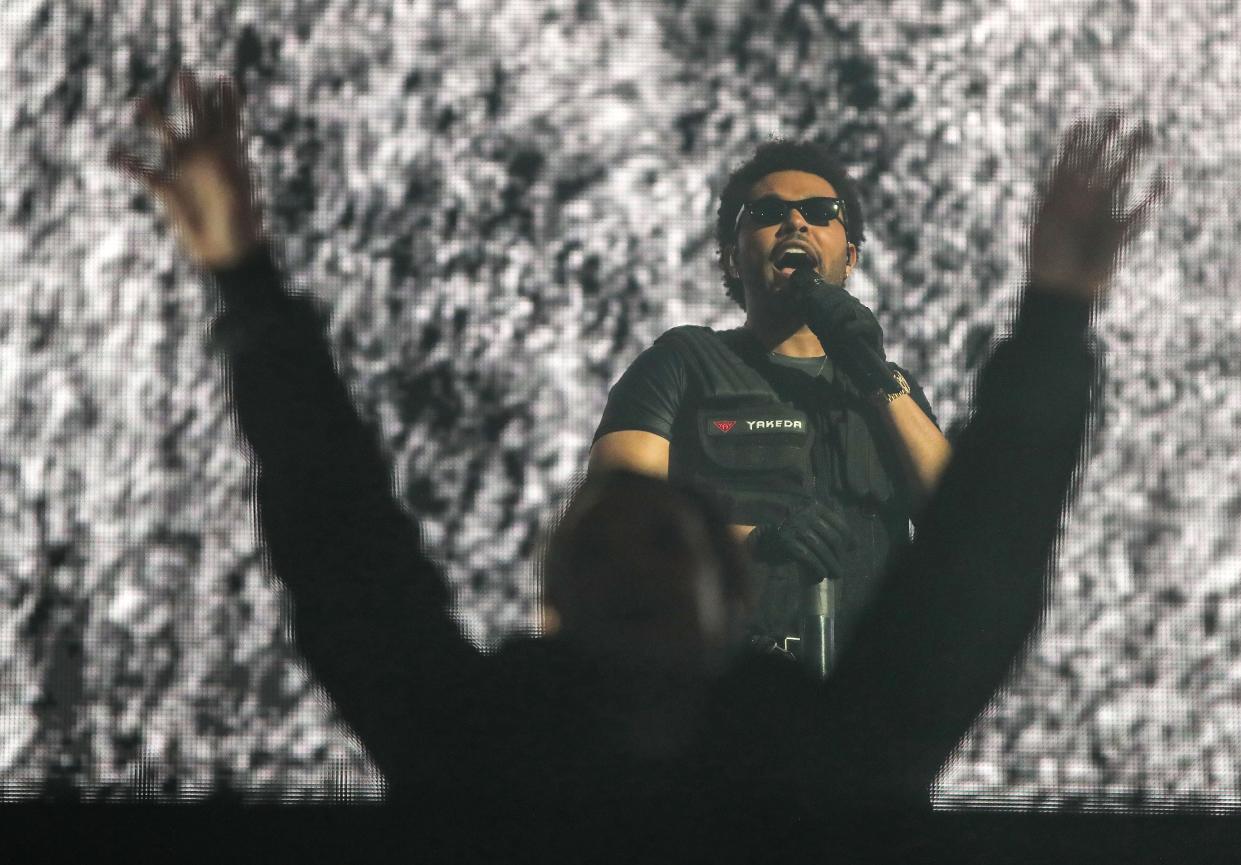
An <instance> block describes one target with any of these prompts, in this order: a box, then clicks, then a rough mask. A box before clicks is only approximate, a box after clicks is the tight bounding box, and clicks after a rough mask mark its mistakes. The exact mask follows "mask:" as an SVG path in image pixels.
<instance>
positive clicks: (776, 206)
mask: <svg viewBox="0 0 1241 865" xmlns="http://www.w3.org/2000/svg"><path fill="white" fill-rule="evenodd" d="M786 212H787V210H786V208H785V204H784V202H783V201H780V200H778V199H774V198H765V199H761V200H759V201H755V202H753V203H752V204H751V205H750V219H752V220H754V224H755V225H775V224H776V223H777V222H783V221H784V215H785V213H786Z"/></svg>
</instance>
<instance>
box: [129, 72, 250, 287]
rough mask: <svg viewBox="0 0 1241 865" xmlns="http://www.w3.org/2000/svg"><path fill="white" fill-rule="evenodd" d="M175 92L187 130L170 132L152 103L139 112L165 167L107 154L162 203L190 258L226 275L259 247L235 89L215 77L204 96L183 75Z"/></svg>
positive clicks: (170, 125) (189, 75) (145, 100)
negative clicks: (161, 149) (185, 115)
mask: <svg viewBox="0 0 1241 865" xmlns="http://www.w3.org/2000/svg"><path fill="white" fill-rule="evenodd" d="M177 85H178V86H179V88H180V90H181V95H182V96H183V97H184V100H185V103H186V107H187V108H188V110H189V124H188V126H187V128H185V129H184V130H181V129H177V128H175V127H174V125H173V123H172V122H171V121H170V120H169V119H168V117H167V116H165V115H164V113H163V112H162V111H161V110H160V109H159V107H158V105H157V104H156V102H155V100H154V99H153V98H152V97H150V96H147V97H144V98H142V99H140V100H139V101H138V105H137V115H138V119H140V120H142V121H144V122H146V123H148V124H150V125H151V126H152V127H153V128H154V129H155V131H156V133H157V134H158V135H159V137H160V139H161V141H162V142H163V147H164V160H163V167H162V168H152V167H150V166H148V165H145V164H144V163H143V162H142V161H141V160H140V159H138V158H137V157H136V156H134V155H133V154H132V153H130V152H128V151H126V150H124V149H123V148H120V147H114V148H113V149H112V151H111V152H110V153H109V155H108V161H109V162H110V163H111V164H112V165H113V166H115V167H117V168H119V169H121V170H122V171H124V172H126V173H127V174H129V175H131V176H133V177H136V178H138V179H139V180H141V181H142V182H143V183H145V184H146V186H147V188H148V189H149V190H150V191H151V192H152V193H153V194H154V195H155V197H156V198H158V199H159V200H160V202H161V203H162V205H163V208H164V212H165V213H166V214H167V216H168V219H169V221H170V222H172V224H173V226H174V227H175V228H176V231H177V236H178V237H179V238H180V241H181V245H182V246H183V247H184V249H185V251H186V252H187V253H188V254H189V256H190V258H192V259H193V260H194V261H195V262H196V263H197V264H199V265H201V266H203V267H208V268H222V267H228V266H229V265H232V264H235V263H236V262H237V261H239V260H240V259H242V258H244V257H245V255H246V254H247V253H248V252H250V251H251V250H252V249H253V248H254V247H255V246H257V245H258V244H259V243H260V242H261V241H262V239H263V235H262V229H261V225H260V214H259V207H258V203H257V202H256V201H255V199H254V184H253V182H252V179H251V175H250V168H249V165H248V164H247V162H246V158H245V151H244V148H243V146H242V140H241V107H240V105H239V104H238V100H237V92H236V88H235V87H234V85H233V82H232V81H231V80H230V79H229V78H227V77H220V78H219V79H217V80H216V82H215V84H214V85H213V86H211V87H210V88H209V90H208V91H207V92H206V94H204V93H203V91H202V90H201V88H200V87H199V84H198V81H197V80H196V79H195V77H194V75H193V73H191V72H189V71H188V70H183V71H181V72H180V73H179V74H178V75H177Z"/></svg>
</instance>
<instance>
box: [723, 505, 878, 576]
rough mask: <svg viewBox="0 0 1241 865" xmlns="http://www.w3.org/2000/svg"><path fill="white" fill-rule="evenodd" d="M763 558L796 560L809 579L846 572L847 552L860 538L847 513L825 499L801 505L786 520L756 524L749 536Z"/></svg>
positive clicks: (757, 557)
mask: <svg viewBox="0 0 1241 865" xmlns="http://www.w3.org/2000/svg"><path fill="white" fill-rule="evenodd" d="M746 541H747V543H748V544H749V546H750V553H751V555H752V556H753V557H754V558H755V560H757V561H760V562H770V563H773V564H775V563H781V562H790V561H791V562H796V563H797V564H799V565H801V567H800V568H799V570H800V571H801V573H802V575H803V576H804V577H805V578H806V580H807V581H808V582H810V583H817V582H818V581H819V580H821V579H823V578H824V577H826V578H828V579H832V580H835V579H839V578H840V577H843V576H845V568H844V553H845V552H847V551H849V550H852V549H854V548H855V547H856V546H857V541H856V540H855V539H854V538H853V535H852V533H851V532H850V531H849V524H848V522H847V521H846V520H845V517H844V514H842V513H841V512H840V511H839V510H837V509H835V508H830V507H828V506H827V505H825V504H823V503H822V502H814V503H813V504H810V505H808V506H806V507H803V508H800V509H799V510H797V511H796V512H795V513H794V514H792V515H791V516H789V517H788V518H787V519H786V520H785V521H784V522H782V523H777V524H771V525H764V526H756V527H755V529H754V531H752V532H750V536H749V537H748V538H747V539H746Z"/></svg>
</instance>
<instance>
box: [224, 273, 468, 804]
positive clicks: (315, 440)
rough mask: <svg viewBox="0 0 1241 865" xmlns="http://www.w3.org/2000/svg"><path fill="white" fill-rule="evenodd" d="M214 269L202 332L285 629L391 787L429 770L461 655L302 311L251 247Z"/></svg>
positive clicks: (440, 588)
mask: <svg viewBox="0 0 1241 865" xmlns="http://www.w3.org/2000/svg"><path fill="white" fill-rule="evenodd" d="M214 278H215V283H216V285H217V287H218V288H219V291H220V295H221V299H222V301H223V304H224V312H223V314H222V315H221V316H220V317H219V318H218V320H217V321H216V323H215V326H214V329H213V334H212V342H213V344H214V346H215V347H216V348H217V349H218V350H220V351H221V352H222V353H223V354H224V355H225V358H226V360H227V365H228V370H229V373H230V384H231V391H232V397H233V401H234V404H235V409H236V417H237V422H238V424H239V425H240V428H241V431H242V433H243V434H244V436H245V439H246V441H247V442H248V443H249V445H250V448H251V449H252V451H253V455H254V459H255V461H256V463H257V476H258V479H257V491H258V509H259V514H258V516H259V523H260V526H261V531H262V536H263V539H264V542H265V545H266V549H267V554H268V556H269V559H270V563H271V565H272V567H273V569H274V571H275V573H276V575H277V576H278V577H279V578H280V580H281V581H282V582H283V583H284V584H285V586H286V587H287V588H288V589H289V590H290V591H291V592H292V595H293V599H294V602H295V605H296V614H295V625H296V634H297V643H298V646H299V648H300V649H301V651H302V652H303V654H304V656H305V657H306V659H307V661H308V662H309V663H310V664H311V666H312V667H313V669H314V671H315V673H316V675H317V677H318V679H319V681H320V682H321V683H322V684H323V685H324V686H325V687H326V689H327V690H328V692H329V693H330V695H331V696H332V698H333V699H334V700H335V702H336V705H337V707H338V708H339V709H340V711H341V713H342V715H343V716H344V718H345V720H346V721H348V723H349V724H350V725H352V727H353V728H354V730H356V731H357V733H359V734H360V736H361V738H362V740H363V742H364V743H365V744H366V746H367V748H368V750H369V751H370V753H371V755H372V756H373V758H374V759H375V761H376V763H377V764H378V765H379V767H380V768H381V770H383V771H384V773H385V774H386V775H387V778H388V781H389V783H390V784H391V785H393V786H394V787H396V786H400V785H403V784H405V783H406V782H407V781H409V780H410V775H411V774H413V775H418V774H422V773H424V772H426V771H429V770H430V764H429V762H428V761H429V760H430V759H431V756H432V755H433V754H435V753H437V752H440V751H442V748H441V747H440V746H441V745H442V744H443V743H442V741H438V740H440V739H441V737H442V736H443V735H444V734H445V731H446V730H448V729H450V728H451V724H452V721H451V718H450V717H447V715H449V714H450V713H451V700H449V699H447V698H446V693H445V692H446V691H447V690H448V689H447V684H448V683H449V682H459V681H460V678H461V676H462V674H463V672H464V670H463V669H462V667H463V665H469V664H470V663H472V662H473V659H474V657H475V654H474V652H473V650H472V648H471V647H470V646H469V644H468V643H467V642H466V641H465V640H464V639H463V638H462V637H461V635H460V633H459V632H458V630H457V629H456V627H455V626H454V624H453V622H452V621H451V619H450V617H449V616H448V614H447V611H446V604H447V601H448V594H447V590H446V588H445V586H444V584H443V581H442V579H441V575H440V574H439V573H438V571H437V569H436V568H435V567H434V566H433V565H432V563H431V562H430V561H429V560H428V559H427V558H426V556H425V555H424V554H423V552H422V550H421V548H420V542H419V538H418V533H417V527H416V525H415V524H414V523H413V521H412V520H411V519H410V517H409V516H408V515H407V514H406V513H405V512H404V511H403V510H402V509H401V507H400V506H399V505H398V504H397V502H396V501H395V500H394V497H393V495H392V492H391V482H390V477H389V469H388V466H387V464H386V462H385V460H384V458H383V455H382V453H381V450H380V448H379V446H378V443H377V441H376V440H375V437H374V436H373V434H372V432H371V431H370V430H369V429H368V428H367V427H366V426H365V425H364V424H363V422H362V421H361V419H360V418H359V416H358V414H357V412H356V410H355V409H354V406H353V404H352V402H351V400H350V398H349V394H348V392H347V390H346V388H345V386H344V384H343V383H342V381H341V380H340V378H339V376H338V375H337V373H336V370H335V368H334V366H333V362H332V358H331V354H330V351H329V348H328V345H327V343H326V341H325V339H324V336H323V328H322V323H321V318H320V315H319V313H318V311H317V310H316V309H315V307H314V306H313V305H312V303H311V302H310V301H309V299H307V298H305V297H298V296H293V295H290V294H288V293H286V292H285V290H284V287H283V285H282V280H281V277H280V273H279V271H278V269H277V266H276V265H275V263H274V262H273V260H272V258H271V256H270V254H269V253H268V252H267V251H266V250H262V251H260V252H258V253H256V254H255V255H253V256H251V257H250V258H249V259H248V260H246V261H243V262H241V263H240V264H238V265H237V266H236V267H233V268H231V269H229V270H224V271H217V272H216V273H215V274H214Z"/></svg>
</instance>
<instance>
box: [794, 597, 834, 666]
mask: <svg viewBox="0 0 1241 865" xmlns="http://www.w3.org/2000/svg"><path fill="white" fill-rule="evenodd" d="M838 586H839V581H838V580H828V579H823V580H819V581H818V582H817V583H815V584H813V585H810V586H806V587H805V589H803V590H802V620H801V642H800V643H799V644H798V647H797V648H798V650H799V651H798V660H799V661H801V664H802V666H803V667H804V668H805V670H806V672H807V673H809V674H810V675H812V676H814V677H815V678H816V679H818V680H819V681H824V680H826V679H827V677H828V676H830V675H831V674H832V670H833V669H835V667H836V611H837V609H838V604H839V587H838Z"/></svg>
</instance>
